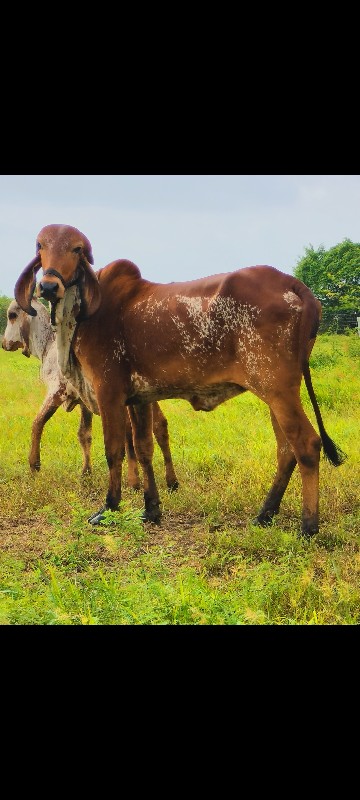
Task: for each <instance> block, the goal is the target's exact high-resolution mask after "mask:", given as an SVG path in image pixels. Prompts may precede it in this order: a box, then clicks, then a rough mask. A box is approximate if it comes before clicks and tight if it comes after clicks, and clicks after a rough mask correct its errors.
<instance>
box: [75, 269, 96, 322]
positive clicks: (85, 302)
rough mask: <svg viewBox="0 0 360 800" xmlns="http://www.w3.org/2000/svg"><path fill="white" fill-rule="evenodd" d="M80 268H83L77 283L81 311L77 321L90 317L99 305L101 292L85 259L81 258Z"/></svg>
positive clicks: (94, 274)
mask: <svg viewBox="0 0 360 800" xmlns="http://www.w3.org/2000/svg"><path fill="white" fill-rule="evenodd" d="M81 266H82V268H83V272H82V276H81V278H80V282H79V289H80V296H81V309H80V314H79V316H78V320H82V319H87V318H88V317H91V316H92V314H95V311H97V310H98V308H99V306H100V303H101V290H100V286H99V282H98V279H97V276H96V273H95V272H94V270H93V268H92V267H91V266H90V264H89V263H88V261H87V260H86V259H85V258H82V260H81Z"/></svg>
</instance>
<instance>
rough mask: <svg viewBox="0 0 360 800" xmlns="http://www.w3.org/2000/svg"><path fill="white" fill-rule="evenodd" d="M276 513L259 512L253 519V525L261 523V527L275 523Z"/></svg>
mask: <svg viewBox="0 0 360 800" xmlns="http://www.w3.org/2000/svg"><path fill="white" fill-rule="evenodd" d="M273 519H274V514H259V516H258V517H255V519H253V521H252V524H253V525H259V527H260V528H268V527H269V525H272V524H273Z"/></svg>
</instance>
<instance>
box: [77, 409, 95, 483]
mask: <svg viewBox="0 0 360 800" xmlns="http://www.w3.org/2000/svg"><path fill="white" fill-rule="evenodd" d="M80 409H81V414H80V424H79V429H78V434H77V435H78V439H79V442H80V445H81V447H82V451H83V468H82V475H86V474H90V473H91V457H90V451H91V442H92V436H91V429H92V413H91V411H89V409H88V408H86V406H84V403H82V402H80Z"/></svg>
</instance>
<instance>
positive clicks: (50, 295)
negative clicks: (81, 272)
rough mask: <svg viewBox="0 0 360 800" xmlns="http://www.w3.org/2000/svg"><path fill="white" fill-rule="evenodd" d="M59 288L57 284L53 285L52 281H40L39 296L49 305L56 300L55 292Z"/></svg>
mask: <svg viewBox="0 0 360 800" xmlns="http://www.w3.org/2000/svg"><path fill="white" fill-rule="evenodd" d="M58 288H59V284H58V283H53V282H52V281H51V282H50V281H40V283H39V295H40V297H43V298H44V299H45V300H49V301H50V303H53V302H54V301H55V300H57V299H58V298H57V291H58Z"/></svg>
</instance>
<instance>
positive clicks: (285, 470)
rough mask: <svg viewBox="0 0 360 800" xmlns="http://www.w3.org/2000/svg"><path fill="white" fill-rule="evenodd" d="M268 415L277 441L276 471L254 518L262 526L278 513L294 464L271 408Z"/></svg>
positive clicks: (268, 523) (294, 460) (289, 448)
mask: <svg viewBox="0 0 360 800" xmlns="http://www.w3.org/2000/svg"><path fill="white" fill-rule="evenodd" d="M270 417H271V422H272V426H273V429H274V433H275V436H276V441H277V472H276V475H275V478H274V483H273V485H272V487H271V489H270V491H269V494H268V495H267V497H266V500H265V502H264V505H263V506H262V508H261V510H260V511H259V513H258V515H257V517H256V519H255V520H254V522H255V523H256V524H257V525H263V526H265V525H270V524H271V522H272V519H273V516H274V514H277V513H278V511H279V508H280V503H281V500H282V498H283V495H284V493H285V490H286V488H287V486H288V483H289V480H290V478H291V476H292V473H293V471H294V468H295V466H296V458H295V456H294V452H293V450H292V448H291V447H290V445H289V442H288V441H287V439H286V437H285V436H284V434H283V432H282V430H281V428H280V425H279V423H278V422H277V419H276V417H275V415H274V414H273V412H272V411H271V409H270Z"/></svg>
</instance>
